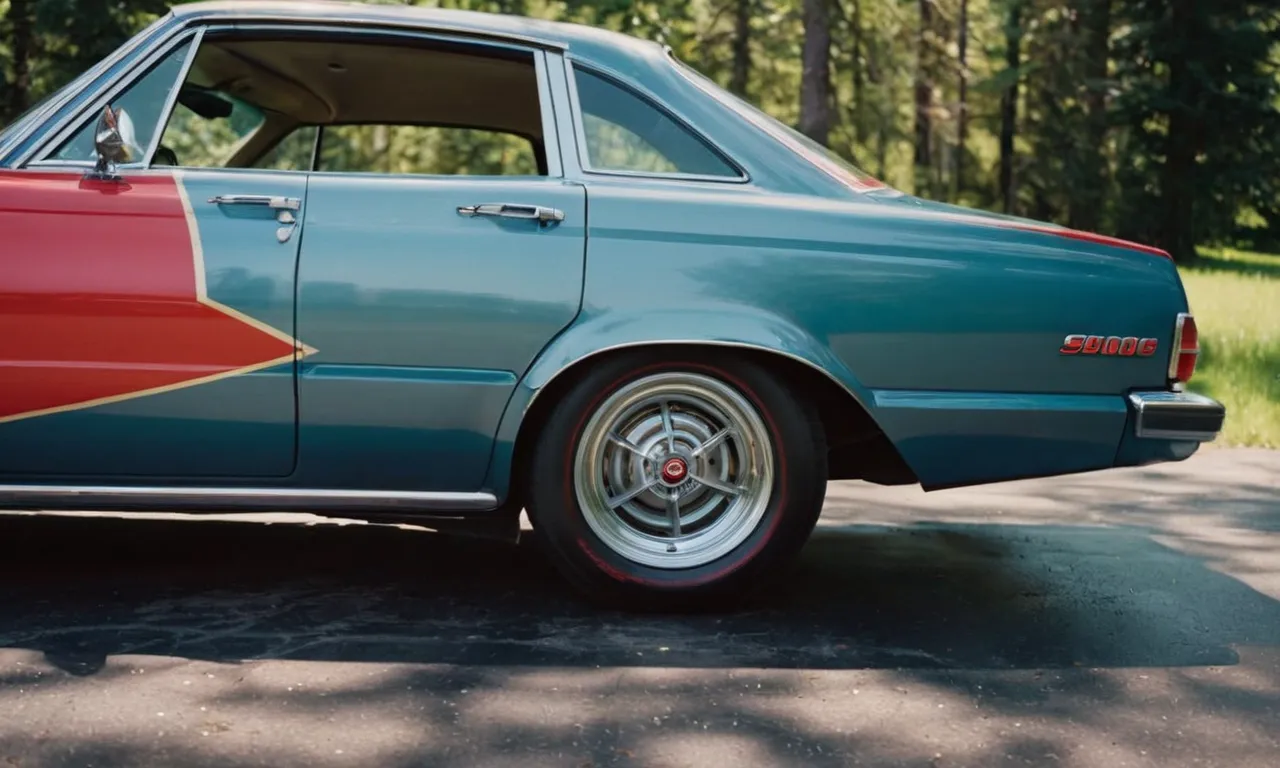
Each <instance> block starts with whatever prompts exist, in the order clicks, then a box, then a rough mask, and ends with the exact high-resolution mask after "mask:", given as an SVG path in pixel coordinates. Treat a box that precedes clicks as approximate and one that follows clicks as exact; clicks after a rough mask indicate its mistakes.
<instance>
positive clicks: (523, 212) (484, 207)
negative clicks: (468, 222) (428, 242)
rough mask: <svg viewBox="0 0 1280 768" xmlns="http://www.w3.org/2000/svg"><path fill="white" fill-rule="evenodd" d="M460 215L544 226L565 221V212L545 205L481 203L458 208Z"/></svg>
mask: <svg viewBox="0 0 1280 768" xmlns="http://www.w3.org/2000/svg"><path fill="white" fill-rule="evenodd" d="M458 213H459V214H461V215H463V216H494V217H498V218H503V219H531V220H533V221H538V222H541V223H543V224H545V223H547V222H550V221H564V211H562V210H560V209H559V208H548V207H546V206H544V205H518V204H516V203H481V204H479V205H460V206H458Z"/></svg>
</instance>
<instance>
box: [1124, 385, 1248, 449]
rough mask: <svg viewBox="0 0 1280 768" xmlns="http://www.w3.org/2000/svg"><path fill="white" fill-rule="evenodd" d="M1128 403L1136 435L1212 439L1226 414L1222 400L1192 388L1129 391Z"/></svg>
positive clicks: (1194, 439) (1191, 439)
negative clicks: (1131, 407)
mask: <svg viewBox="0 0 1280 768" xmlns="http://www.w3.org/2000/svg"><path fill="white" fill-rule="evenodd" d="M1129 404H1130V405H1131V406H1133V414H1134V435H1135V436H1136V437H1140V438H1152V439H1157V440H1190V441H1195V442H1201V443H1207V442H1212V441H1213V440H1214V439H1216V438H1217V437H1218V433H1219V432H1221V431H1222V424H1223V422H1224V421H1225V420H1226V416H1227V409H1226V408H1225V407H1224V406H1223V405H1222V403H1219V402H1218V401H1216V400H1213V399H1212V398H1208V397H1205V396H1204V395H1197V394H1194V393H1192V392H1133V393H1131V394H1130V395H1129Z"/></svg>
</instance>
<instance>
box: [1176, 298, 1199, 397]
mask: <svg viewBox="0 0 1280 768" xmlns="http://www.w3.org/2000/svg"><path fill="white" fill-rule="evenodd" d="M1199 359H1200V333H1199V332H1198V331H1197V330H1196V319H1195V318H1194V317H1192V316H1191V315H1189V314H1186V313H1182V314H1179V315H1178V324H1177V325H1176V326H1175V327H1174V330H1173V353H1172V354H1171V355H1170V356H1169V378H1170V379H1171V380H1172V381H1173V382H1174V383H1175V384H1186V383H1187V382H1188V381H1191V377H1192V376H1194V375H1195V372H1196V362H1197V361H1198V360H1199Z"/></svg>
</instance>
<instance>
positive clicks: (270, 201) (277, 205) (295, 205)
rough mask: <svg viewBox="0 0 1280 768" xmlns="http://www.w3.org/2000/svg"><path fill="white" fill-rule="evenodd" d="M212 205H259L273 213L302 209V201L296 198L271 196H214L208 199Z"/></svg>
mask: <svg viewBox="0 0 1280 768" xmlns="http://www.w3.org/2000/svg"><path fill="white" fill-rule="evenodd" d="M209 202H211V203H213V204H214V205H260V206H262V207H264V208H270V209H272V210H275V211H296V210H299V209H301V208H302V201H301V200H299V199H298V198H296V197H276V196H273V195H214V196H213V197H211V198H209Z"/></svg>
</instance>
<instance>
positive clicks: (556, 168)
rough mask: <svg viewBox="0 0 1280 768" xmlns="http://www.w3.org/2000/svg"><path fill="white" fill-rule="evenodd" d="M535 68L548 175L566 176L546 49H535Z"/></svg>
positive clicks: (543, 152)
mask: <svg viewBox="0 0 1280 768" xmlns="http://www.w3.org/2000/svg"><path fill="white" fill-rule="evenodd" d="M534 70H535V72H536V74H537V77H538V102H539V108H540V109H541V111H542V154H543V155H544V156H545V157H546V160H547V176H549V177H551V178H553V179H563V178H564V163H563V162H562V161H561V159H560V131H559V128H558V127H557V125H556V109H555V98H554V96H553V94H552V93H551V66H550V63H549V62H548V61H547V52H546V51H534Z"/></svg>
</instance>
